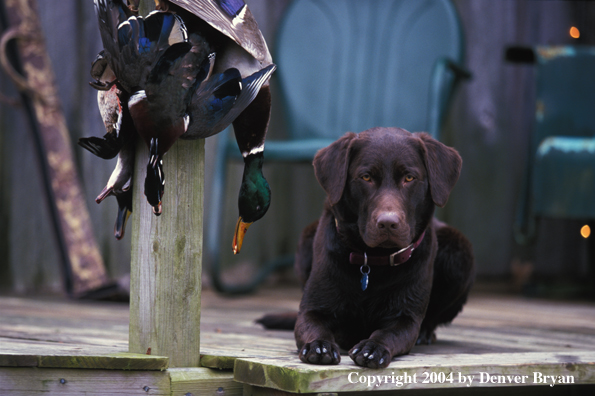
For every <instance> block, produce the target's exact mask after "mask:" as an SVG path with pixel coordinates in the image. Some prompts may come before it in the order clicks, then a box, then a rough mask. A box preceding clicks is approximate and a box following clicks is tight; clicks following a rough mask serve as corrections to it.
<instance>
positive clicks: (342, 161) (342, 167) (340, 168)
mask: <svg viewBox="0 0 595 396" xmlns="http://www.w3.org/2000/svg"><path fill="white" fill-rule="evenodd" d="M355 138H357V134H355V133H353V132H348V133H346V134H345V135H343V136H342V137H341V138H340V139H339V140H337V141H335V142H334V143H332V144H331V145H330V146H327V147H325V148H323V149H321V150H319V151H318V152H317V153H316V156H315V157H314V163H313V164H314V174H315V175H316V179H317V180H318V183H320V185H321V186H322V188H323V189H324V191H325V192H326V195H327V196H328V198H329V200H330V202H331V205H334V204H336V203H337V202H339V200H340V199H341V196H342V195H343V189H344V188H345V183H346V182H347V170H348V168H349V151H350V148H351V143H352V142H353V139H355Z"/></svg>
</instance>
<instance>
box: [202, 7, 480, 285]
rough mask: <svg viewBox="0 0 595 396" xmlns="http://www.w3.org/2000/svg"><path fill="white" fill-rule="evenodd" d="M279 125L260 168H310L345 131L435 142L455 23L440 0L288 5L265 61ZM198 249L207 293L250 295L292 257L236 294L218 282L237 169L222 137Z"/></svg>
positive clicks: (458, 55) (450, 72)
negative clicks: (229, 177) (270, 68)
mask: <svg viewBox="0 0 595 396" xmlns="http://www.w3.org/2000/svg"><path fill="white" fill-rule="evenodd" d="M273 55H274V60H275V63H276V64H277V65H278V69H277V72H276V77H275V78H278V79H279V82H280V86H281V89H282V93H283V102H284V105H285V109H286V114H287V118H288V120H287V121H288V127H289V131H288V135H289V139H288V140H286V141H271V140H267V141H266V144H265V151H264V156H265V161H266V162H267V163H271V162H302V163H303V162H311V161H312V159H313V157H314V155H315V154H316V152H317V151H318V150H320V149H321V148H323V147H326V146H327V145H329V144H330V143H332V142H333V141H334V140H336V139H337V138H338V137H340V136H341V135H342V134H344V133H345V132H347V131H355V132H359V131H363V130H365V129H368V128H371V127H375V126H399V127H402V128H405V129H407V130H410V131H427V132H429V133H431V134H432V135H433V136H434V137H435V138H438V139H439V138H440V125H441V123H442V120H443V118H444V116H445V114H446V110H447V108H448V103H449V99H450V98H451V95H452V92H453V89H454V87H455V85H456V83H457V81H458V80H459V79H460V78H463V77H469V73H468V72H466V71H465V70H464V69H463V68H462V67H461V66H460V65H461V64H462V61H463V56H464V44H463V35H462V30H461V24H460V21H459V18H458V15H457V12H456V9H455V7H454V6H453V4H452V3H451V2H450V1H449V0H422V1H420V0H382V1H381V0H368V1H362V0H295V1H294V2H293V3H292V4H291V5H290V6H289V9H288V11H287V14H286V15H285V18H284V20H283V21H282V23H281V25H280V28H279V33H278V36H277V41H276V51H274V53H273ZM219 136H220V137H219V139H220V140H219V147H218V154H217V165H216V169H215V181H214V184H213V187H212V190H211V193H212V200H211V202H212V204H213V208H212V211H213V212H214V213H218V215H217V216H213V217H212V218H211V221H210V223H209V233H208V234H207V250H208V254H209V256H210V262H211V275H212V279H213V284H214V286H215V288H216V289H217V290H219V291H221V292H226V293H243V292H248V291H251V290H252V289H254V288H255V287H256V286H257V285H258V284H259V283H260V282H261V281H262V280H263V279H264V278H265V277H266V276H267V275H268V274H269V273H270V272H272V271H273V270H275V269H277V268H279V267H283V266H287V265H291V264H292V263H293V256H291V257H285V258H282V259H278V260H275V261H273V262H272V263H267V264H266V265H264V266H263V268H262V270H261V272H260V273H259V274H258V275H257V276H256V277H255V278H254V279H252V280H251V281H249V282H247V283H246V284H243V285H239V286H230V285H225V284H223V282H222V281H221V279H220V263H219V249H220V243H219V241H220V239H219V238H220V230H219V225H220V224H221V223H222V220H221V219H222V213H223V209H222V207H221V204H222V202H223V199H222V196H223V195H222V194H223V192H224V191H225V190H224V185H225V176H226V169H227V163H228V161H231V160H235V161H241V156H240V153H239V152H238V149H237V146H236V145H235V143H234V142H233V141H230V139H229V133H222V134H220V135H219Z"/></svg>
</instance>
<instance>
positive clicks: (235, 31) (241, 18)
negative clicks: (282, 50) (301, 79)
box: [169, 0, 272, 63]
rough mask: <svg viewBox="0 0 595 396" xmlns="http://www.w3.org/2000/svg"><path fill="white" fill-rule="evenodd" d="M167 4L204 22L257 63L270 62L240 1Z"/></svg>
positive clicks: (189, 0)
mask: <svg viewBox="0 0 595 396" xmlns="http://www.w3.org/2000/svg"><path fill="white" fill-rule="evenodd" d="M169 1H170V2H171V3H173V4H175V5H177V6H180V7H182V8H184V9H185V10H186V11H189V12H191V13H192V14H194V15H196V16H197V17H199V18H200V19H202V20H203V21H205V22H207V23H208V24H209V25H211V26H212V27H213V28H215V29H216V30H218V31H219V32H221V33H223V34H224V35H225V36H227V37H229V38H230V39H232V40H233V41H235V42H236V43H237V44H238V45H239V46H240V47H242V48H243V49H244V50H246V52H248V53H249V54H250V55H252V56H253V57H254V58H255V59H257V60H258V61H260V62H265V63H270V62H271V59H272V58H271V54H270V52H269V49H268V47H267V44H266V42H265V40H264V37H263V36H262V33H261V31H260V29H259V28H258V23H256V20H255V19H254V16H253V15H252V13H251V12H250V9H249V8H248V5H246V3H244V1H243V0H169Z"/></svg>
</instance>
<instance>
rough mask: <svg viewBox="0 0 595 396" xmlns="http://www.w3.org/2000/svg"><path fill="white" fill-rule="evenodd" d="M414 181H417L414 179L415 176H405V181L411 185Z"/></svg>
mask: <svg viewBox="0 0 595 396" xmlns="http://www.w3.org/2000/svg"><path fill="white" fill-rule="evenodd" d="M413 179H415V178H414V177H413V175H407V176H405V181H406V182H407V183H409V182H412V181H413Z"/></svg>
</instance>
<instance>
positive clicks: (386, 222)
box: [376, 212, 401, 230]
mask: <svg viewBox="0 0 595 396" xmlns="http://www.w3.org/2000/svg"><path fill="white" fill-rule="evenodd" d="M399 221H401V219H399V216H398V215H397V214H396V213H395V212H385V213H381V214H380V215H379V216H378V219H377V220H376V227H378V228H379V229H381V230H382V229H388V230H395V229H396V228H397V225H398V224H399Z"/></svg>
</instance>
